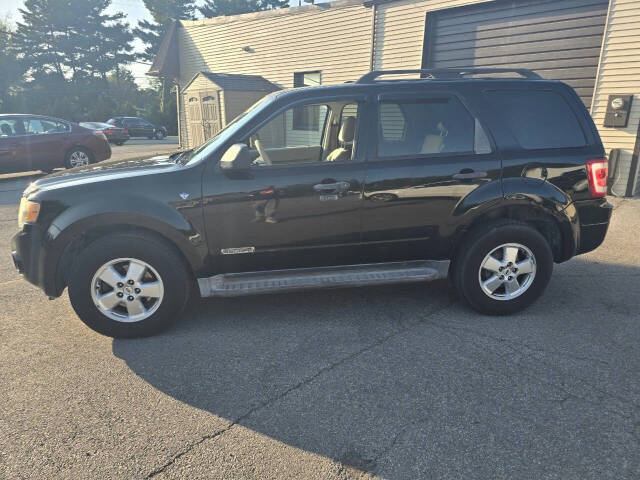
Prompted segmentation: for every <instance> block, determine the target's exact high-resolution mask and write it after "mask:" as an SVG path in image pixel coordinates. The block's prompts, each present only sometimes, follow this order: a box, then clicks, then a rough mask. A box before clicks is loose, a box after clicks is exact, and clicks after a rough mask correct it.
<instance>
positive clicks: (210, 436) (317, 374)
mask: <svg viewBox="0 0 640 480" xmlns="http://www.w3.org/2000/svg"><path fill="white" fill-rule="evenodd" d="M454 303H455V301H454V300H452V299H449V303H447V304H445V305H442V306H441V307H439V308H436V309H434V310H433V311H431V312H429V313H428V314H426V315H425V316H423V317H422V318H420V319H419V320H416V321H414V322H408V323H406V324H405V325H404V326H401V327H399V328H397V329H395V330H393V331H391V332H389V333H388V334H386V335H383V336H382V337H380V338H379V339H378V340H376V341H375V342H373V343H370V344H369V345H367V346H364V347H362V348H361V349H359V350H357V351H355V352H353V353H351V354H349V355H347V356H345V357H343V358H342V359H341V360H339V361H337V362H334V363H331V364H329V365H327V366H325V367H322V368H321V369H319V370H318V371H316V372H315V373H314V374H312V375H310V376H308V377H307V378H305V379H304V380H302V381H301V382H298V383H297V384H295V385H293V386H291V387H289V388H287V389H286V390H284V391H283V392H281V393H280V394H278V395H275V396H273V397H271V398H269V399H267V400H265V401H263V402H261V403H259V404H258V405H256V406H255V407H253V408H251V409H249V410H248V411H247V412H245V413H244V414H242V415H240V416H239V417H238V418H236V419H235V420H233V421H232V422H231V423H230V424H229V425H228V426H227V427H226V428H223V429H221V430H219V431H217V432H215V433H211V434H207V435H204V436H203V437H201V438H200V439H199V440H198V441H196V442H193V443H191V444H189V445H188V446H187V447H186V448H185V449H183V450H182V451H181V452H179V453H178V454H176V455H174V456H173V457H172V458H171V459H170V460H169V461H167V462H166V463H165V464H164V465H162V466H160V467H158V468H156V469H155V470H153V471H152V472H151V473H149V474H148V475H147V477H146V478H147V479H150V478H153V477H155V476H157V475H159V474H161V473H163V472H164V471H165V470H167V468H169V467H170V466H171V465H173V464H174V463H175V462H176V461H177V460H178V459H179V458H181V457H183V456H184V455H186V454H188V453H189V452H190V451H192V450H193V449H194V448H195V447H197V446H198V445H200V444H202V443H204V442H205V441H207V440H212V439H214V438H216V437H219V436H220V435H222V434H224V433H225V432H228V431H229V430H231V429H232V428H233V427H234V426H236V425H238V424H239V423H241V422H242V421H243V420H245V419H247V418H248V417H250V416H251V415H253V414H254V413H256V412H257V411H259V410H261V409H263V408H265V407H267V406H269V405H270V404H272V403H274V402H277V401H278V400H281V399H282V398H284V397H286V396H287V395H289V394H290V393H291V392H294V391H296V390H299V389H300V388H303V387H305V386H306V385H308V384H310V383H311V382H313V381H314V380H315V379H316V378H318V377H320V376H321V375H323V374H324V373H327V372H330V371H331V370H333V369H335V368H337V367H340V366H341V365H344V364H345V363H347V362H349V361H350V360H353V359H354V358H356V357H358V356H360V355H362V354H363V353H366V352H368V351H370V350H372V349H374V348H376V347H378V346H380V345H383V344H384V343H386V342H388V341H389V340H391V339H393V338H395V337H397V336H398V335H401V334H403V333H405V332H407V331H409V330H410V329H412V328H413V327H415V326H417V325H420V324H422V323H425V322H426V321H427V319H428V318H430V317H431V316H433V315H435V314H437V313H439V312H441V311H443V310H445V309H446V308H448V307H450V306H451V305H453V304H454Z"/></svg>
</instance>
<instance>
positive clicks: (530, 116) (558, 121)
mask: <svg viewBox="0 0 640 480" xmlns="http://www.w3.org/2000/svg"><path fill="white" fill-rule="evenodd" d="M485 95H486V96H487V98H488V100H489V101H490V102H491V104H492V105H493V108H494V110H495V111H496V112H497V114H498V115H499V116H500V117H501V118H502V120H503V121H504V123H505V125H506V126H507V127H508V128H509V129H511V132H512V133H513V135H514V136H515V137H516V140H517V141H518V143H519V144H520V146H522V148H525V149H528V150H534V149H543V148H571V147H574V148H575V147H583V146H585V145H586V138H585V136H584V132H583V131H582V128H581V126H580V123H579V121H578V117H577V116H576V114H575V113H574V112H573V110H572V109H571V107H570V106H569V104H568V103H567V102H566V100H565V99H564V98H563V97H562V95H560V94H558V93H556V92H553V91H550V90H494V91H489V92H486V93H485Z"/></svg>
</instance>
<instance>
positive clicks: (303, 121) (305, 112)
mask: <svg viewBox="0 0 640 480" xmlns="http://www.w3.org/2000/svg"><path fill="white" fill-rule="evenodd" d="M321 84H322V78H321V75H320V72H295V73H294V74H293V87H294V88H298V87H315V86H318V85H321ZM321 115H322V113H321V112H320V110H319V109H317V108H309V107H307V108H294V109H293V130H305V131H313V132H317V131H319V130H320V127H321V122H320V117H321Z"/></svg>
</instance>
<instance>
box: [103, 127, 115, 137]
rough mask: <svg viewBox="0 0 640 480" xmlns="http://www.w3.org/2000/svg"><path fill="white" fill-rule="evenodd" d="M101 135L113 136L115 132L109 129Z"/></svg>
mask: <svg viewBox="0 0 640 480" xmlns="http://www.w3.org/2000/svg"><path fill="white" fill-rule="evenodd" d="M103 133H104V134H105V135H112V134H114V133H116V132H115V131H114V130H111V129H109V128H107V129H106V130H103Z"/></svg>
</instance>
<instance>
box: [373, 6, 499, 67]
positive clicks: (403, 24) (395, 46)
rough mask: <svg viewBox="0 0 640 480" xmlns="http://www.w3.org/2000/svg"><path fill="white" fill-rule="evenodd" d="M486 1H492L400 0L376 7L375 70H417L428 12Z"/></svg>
mask: <svg viewBox="0 0 640 480" xmlns="http://www.w3.org/2000/svg"><path fill="white" fill-rule="evenodd" d="M487 1H492V0H402V1H398V2H391V3H386V4H382V5H380V6H378V7H377V12H376V47H375V57H374V67H375V69H377V70H381V69H385V70H391V69H398V68H420V67H421V66H422V43H423V40H424V24H425V19H426V15H427V12H430V11H436V10H442V9H445V8H452V7H459V6H462V5H470V4H473V3H485V2H487Z"/></svg>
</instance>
